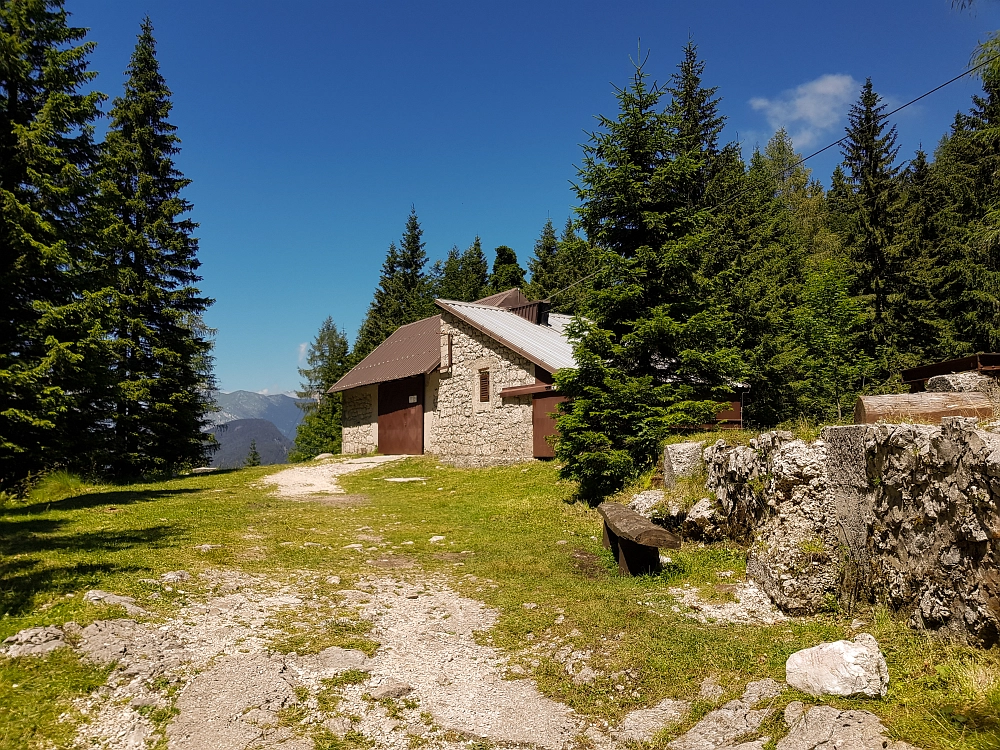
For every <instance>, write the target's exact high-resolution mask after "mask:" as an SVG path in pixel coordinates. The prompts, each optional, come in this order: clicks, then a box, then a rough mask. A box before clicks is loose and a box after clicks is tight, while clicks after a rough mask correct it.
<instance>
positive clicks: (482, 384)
mask: <svg viewBox="0 0 1000 750" xmlns="http://www.w3.org/2000/svg"><path fill="white" fill-rule="evenodd" d="M489 400H490V371H489V370H480V371H479V401H480V403H486V402H488V401H489Z"/></svg>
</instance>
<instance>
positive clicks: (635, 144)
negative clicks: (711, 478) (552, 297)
mask: <svg viewBox="0 0 1000 750" xmlns="http://www.w3.org/2000/svg"><path fill="white" fill-rule="evenodd" d="M648 79H649V75H648V74H647V73H646V72H645V71H644V69H643V65H642V64H638V65H636V67H635V74H634V76H633V79H632V82H631V84H630V85H629V86H628V87H627V88H626V89H618V90H617V98H618V102H619V112H618V115H617V117H615V118H614V119H612V118H608V117H599V118H598V121H599V124H600V129H599V130H597V131H595V132H594V133H592V134H591V135H590V139H589V142H588V143H587V144H586V145H585V146H584V160H583V166H582V167H581V168H580V170H579V174H578V180H579V181H578V183H577V184H576V185H575V191H576V193H577V196H578V198H579V200H580V204H581V205H580V208H579V209H578V215H579V217H580V224H581V225H582V226H583V228H584V230H585V231H586V232H587V236H588V237H589V238H590V239H591V240H592V241H593V242H594V243H595V244H597V245H598V246H599V247H601V249H602V250H603V251H604V252H605V253H606V256H605V259H604V261H603V263H602V266H601V271H600V273H599V274H598V275H597V277H596V279H595V281H594V286H593V291H592V293H591V295H590V297H589V300H588V302H587V304H586V307H585V310H584V315H585V318H583V319H578V320H577V321H576V322H575V324H574V325H573V326H572V327H571V335H572V336H573V337H574V338H575V340H576V346H575V352H576V357H577V362H578V368H577V369H575V370H565V371H561V372H560V373H559V375H558V377H557V380H558V385H559V389H560V391H562V392H563V393H564V394H565V395H567V396H568V397H569V398H570V401H569V403H568V405H567V406H566V407H565V408H564V411H563V412H562V414H561V415H560V417H559V419H558V426H559V431H560V434H561V440H560V442H559V445H558V449H557V452H558V456H559V458H560V459H561V460H562V461H563V462H564V468H563V473H564V475H566V476H570V477H573V478H575V479H577V480H578V481H579V483H580V493H581V495H582V496H583V497H586V498H588V499H597V498H600V497H602V496H605V495H607V494H609V493H611V492H614V491H616V490H617V489H620V488H621V487H622V486H624V484H625V483H626V482H628V481H629V480H631V479H633V478H634V477H635V476H637V474H638V473H639V472H640V471H642V470H643V469H645V468H646V467H648V466H650V465H651V464H652V462H653V461H654V460H655V458H656V455H657V454H658V450H659V445H660V441H661V440H662V439H663V438H664V437H665V435H666V433H667V431H668V430H670V429H671V428H677V427H684V426H692V425H697V424H701V423H703V422H705V421H707V420H708V419H710V418H711V416H712V415H713V414H714V413H715V412H716V411H718V410H719V408H720V407H721V404H720V402H721V401H722V400H723V399H725V398H726V396H727V394H728V386H727V377H728V376H729V375H730V374H732V373H735V372H736V371H737V370H738V368H739V357H738V355H737V353H736V352H735V351H734V350H732V349H730V348H729V347H727V346H726V345H725V343H724V342H725V341H726V340H727V338H729V337H730V336H731V330H730V328H729V327H728V325H727V322H726V320H725V317H724V316H723V315H720V314H719V313H718V311H716V310H713V309H711V308H710V306H709V305H708V304H707V300H706V295H705V294H703V289H702V287H701V280H700V276H699V273H698V271H699V268H700V266H701V261H702V252H703V248H704V246H705V241H706V236H705V233H704V231H703V230H704V227H705V224H706V221H707V217H706V216H705V214H704V212H703V211H702V210H700V209H695V208H692V207H691V206H690V203H689V196H690V195H691V191H692V189H693V185H694V184H695V183H696V181H697V179H698V176H699V174H700V171H701V169H702V167H703V166H704V157H703V154H702V152H701V151H700V150H698V149H686V148H685V145H684V141H683V139H682V138H681V136H680V135H679V134H678V129H679V125H680V119H679V118H678V116H677V115H674V114H670V113H668V112H665V111H664V110H663V108H662V107H661V105H660V99H661V98H662V96H663V93H664V92H663V91H662V90H661V89H660V88H659V87H658V86H657V85H656V84H655V82H653V83H651V82H650V81H649V80H648Z"/></svg>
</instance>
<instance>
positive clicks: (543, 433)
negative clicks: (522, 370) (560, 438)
mask: <svg viewBox="0 0 1000 750" xmlns="http://www.w3.org/2000/svg"><path fill="white" fill-rule="evenodd" d="M565 400H566V397H565V396H559V395H556V394H554V393H536V394H535V395H534V396H533V397H532V399H531V434H532V444H533V448H534V450H533V453H534V456H535V458H555V455H556V454H555V451H554V450H553V449H552V446H551V445H549V442H548V440H546V439H545V438H547V437H549V436H550V435H555V434H556V433H558V430H557V429H556V419H555V414H554V413H555V411H556V406H558V405H559V404H561V403H562V402H563V401H565Z"/></svg>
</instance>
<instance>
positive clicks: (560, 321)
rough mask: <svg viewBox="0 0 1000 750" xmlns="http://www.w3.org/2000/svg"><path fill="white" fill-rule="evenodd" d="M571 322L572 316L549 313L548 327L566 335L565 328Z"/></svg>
mask: <svg viewBox="0 0 1000 750" xmlns="http://www.w3.org/2000/svg"><path fill="white" fill-rule="evenodd" d="M572 320H573V316H572V315H562V314H560V313H549V327H550V328H554V329H555V330H557V331H559V333H561V334H563V335H564V336H565V335H566V326H568V325H569V324H570V321H572Z"/></svg>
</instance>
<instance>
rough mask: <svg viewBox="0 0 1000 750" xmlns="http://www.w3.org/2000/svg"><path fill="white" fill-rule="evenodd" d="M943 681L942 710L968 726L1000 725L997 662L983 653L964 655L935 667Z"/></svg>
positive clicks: (952, 718)
mask: <svg viewBox="0 0 1000 750" xmlns="http://www.w3.org/2000/svg"><path fill="white" fill-rule="evenodd" d="M937 673H938V676H939V677H940V678H941V679H942V680H943V681H944V682H945V684H946V685H947V691H948V698H947V699H946V701H945V703H944V706H943V707H942V712H943V713H944V715H945V716H947V717H948V718H949V719H951V720H953V721H956V722H958V723H960V724H963V725H967V726H969V727H970V728H973V727H974V728H980V729H987V728H994V727H998V726H1000V663H998V662H997V660H996V659H989V658H987V657H986V656H978V655H976V656H966V657H962V658H960V659H957V660H955V661H952V662H950V663H946V664H942V665H939V666H938V667H937Z"/></svg>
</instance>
